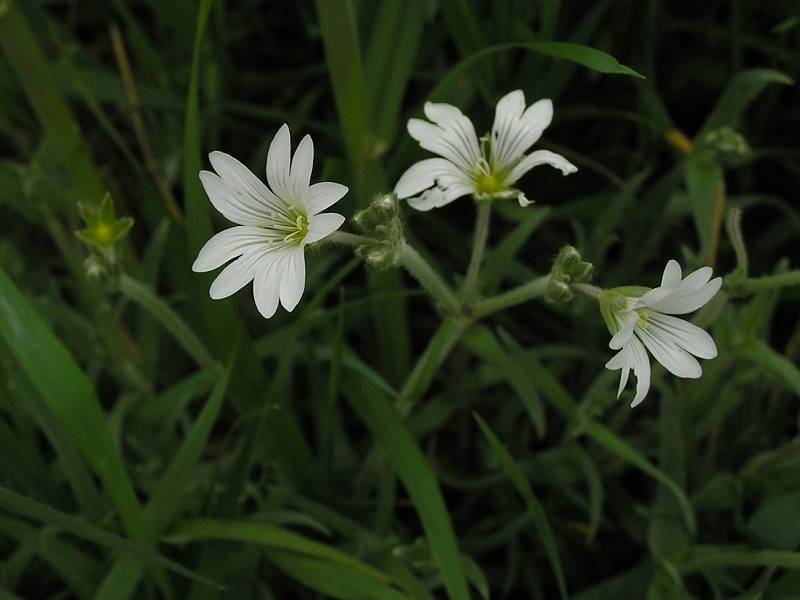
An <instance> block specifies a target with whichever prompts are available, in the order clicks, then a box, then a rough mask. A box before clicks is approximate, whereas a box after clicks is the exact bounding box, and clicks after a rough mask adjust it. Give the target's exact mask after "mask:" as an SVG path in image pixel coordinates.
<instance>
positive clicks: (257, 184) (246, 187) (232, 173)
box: [208, 151, 285, 213]
mask: <svg viewBox="0 0 800 600" xmlns="http://www.w3.org/2000/svg"><path fill="white" fill-rule="evenodd" d="M208 158H209V160H210V161H211V166H213V167H214V170H215V171H216V172H217V173H218V174H219V176H220V177H221V178H222V181H224V182H225V185H227V186H228V188H229V189H230V190H231V191H233V192H234V193H235V194H236V196H237V198H238V200H239V201H240V203H241V204H242V205H245V206H247V207H248V208H249V209H251V210H253V211H255V212H257V213H264V212H270V211H272V210H274V209H276V208H278V209H280V208H283V207H284V206H285V203H284V202H283V201H281V200H280V199H279V198H278V197H277V196H275V194H273V193H272V192H271V191H270V190H269V188H268V187H267V186H266V185H264V182H263V181H261V180H260V179H259V178H258V177H256V175H255V174H254V173H253V172H252V171H251V170H250V169H248V168H247V167H246V166H245V165H243V164H242V163H241V162H239V161H238V160H237V159H235V158H234V157H233V156H231V155H230V154H226V153H225V152H219V151H214V152H211V153H210V154H209V155H208Z"/></svg>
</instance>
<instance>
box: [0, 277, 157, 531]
mask: <svg viewBox="0 0 800 600" xmlns="http://www.w3.org/2000/svg"><path fill="white" fill-rule="evenodd" d="M0 336H2V338H3V339H4V340H5V342H6V344H7V345H8V347H9V349H11V351H12V352H13V354H14V356H15V358H16V359H17V361H18V362H19V364H20V366H21V367H22V369H23V370H24V371H25V373H26V374H27V376H28V377H29V379H30V381H31V382H32V383H33V385H34V386H35V387H36V389H37V391H38V392H39V394H40V395H41V397H42V399H43V400H44V402H45V403H46V404H47V406H48V408H49V409H50V410H51V411H52V412H53V414H54V415H55V416H56V418H57V419H58V420H59V422H60V423H61V425H62V427H64V430H65V431H66V432H67V434H68V435H69V436H70V437H71V438H72V441H73V442H74V443H75V445H76V446H77V447H78V449H79V450H80V451H81V453H82V454H83V456H84V458H85V459H86V460H87V462H88V463H89V464H90V465H91V466H92V468H93V469H94V470H95V472H96V473H97V475H98V476H99V477H100V480H101V481H102V482H103V487H104V488H105V490H106V493H107V494H108V496H109V498H111V500H112V502H113V503H114V505H115V506H116V507H117V509H118V510H119V513H120V517H121V518H122V522H123V525H124V527H125V530H126V532H127V533H128V535H129V536H130V537H131V538H132V539H134V540H136V541H138V542H142V543H145V544H147V543H150V542H151V541H152V534H151V532H150V528H149V527H148V525H147V523H146V522H145V520H144V516H143V513H142V508H141V505H140V504H139V501H138V499H137V498H136V494H135V493H134V490H133V485H132V484H131V481H130V479H129V478H128V474H127V472H126V471H125V465H124V463H123V461H122V457H121V456H120V454H119V451H118V450H117V447H116V445H115V444H114V440H113V437H112V435H111V430H110V429H109V424H108V419H107V417H106V415H105V414H104V413H103V409H102V408H101V406H100V403H99V402H98V400H97V397H96V396H95V393H94V390H93V389H92V384H91V382H90V381H89V379H88V378H87V377H86V375H84V373H83V372H82V371H81V369H80V368H79V367H78V365H77V364H76V363H75V360H74V359H73V358H72V355H71V354H70V353H69V351H68V350H67V349H66V348H65V347H64V346H63V345H62V344H61V342H60V341H59V340H58V338H56V336H55V335H53V332H52V331H51V330H50V328H49V327H48V326H47V324H46V323H45V322H44V321H43V320H42V318H41V317H40V316H39V314H38V313H37V312H36V311H35V310H34V309H33V308H32V307H31V305H30V304H29V303H28V301H27V300H26V299H25V297H24V296H23V295H22V293H21V292H20V291H19V290H18V289H17V287H16V286H15V285H14V283H13V282H12V281H11V279H9V277H8V276H7V275H6V273H5V271H3V270H2V268H0Z"/></svg>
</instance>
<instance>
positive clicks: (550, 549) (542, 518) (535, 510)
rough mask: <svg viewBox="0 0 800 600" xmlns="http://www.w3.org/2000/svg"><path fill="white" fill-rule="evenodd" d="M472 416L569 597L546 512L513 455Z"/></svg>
mask: <svg viewBox="0 0 800 600" xmlns="http://www.w3.org/2000/svg"><path fill="white" fill-rule="evenodd" d="M472 416H473V417H475V421H477V423H478V426H479V427H480V428H481V432H482V433H483V435H484V437H485V438H486V441H488V442H489V446H490V447H491V448H492V452H494V454H495V456H497V459H498V460H499V461H500V465H501V466H502V467H503V470H504V471H505V472H506V475H508V478H509V479H510V480H511V483H513V484H514V487H515V488H516V489H517V492H519V494H520V496H522V499H523V500H524V501H525V504H526V505H527V507H528V512H529V513H530V514H531V518H532V519H533V524H534V526H535V527H536V533H537V534H538V536H539V541H540V542H541V544H542V546H543V547H544V551H545V553H546V554H547V558H548V560H549V561H550V566H551V567H552V568H553V573H554V574H555V576H556V581H557V582H558V590H559V592H560V594H561V597H562V598H569V595H568V594H567V584H566V581H565V580H564V570H563V568H562V566H561V559H560V558H559V556H558V548H557V547H556V540H555V536H553V530H552V529H551V527H550V522H549V521H548V519H547V512H546V511H545V510H544V507H543V506H542V503H541V502H539V499H538V498H537V497H536V494H535V493H534V492H533V488H532V487H531V485H530V483H529V482H528V479H527V478H526V477H525V473H524V472H523V471H522V469H521V468H520V466H519V465H518V464H517V462H516V461H515V460H514V457H513V456H511V454H510V453H509V452H508V450H507V449H506V447H505V446H503V444H502V443H501V442H500V440H498V439H497V436H496V435H495V434H494V432H492V430H491V429H490V428H489V426H488V425H487V424H486V422H485V421H484V420H483V419H482V418H481V417H480V415H478V414H477V413H472Z"/></svg>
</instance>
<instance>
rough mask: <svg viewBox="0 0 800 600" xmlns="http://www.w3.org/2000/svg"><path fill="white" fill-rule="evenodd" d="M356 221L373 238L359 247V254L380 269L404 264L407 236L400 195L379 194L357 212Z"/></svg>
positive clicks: (369, 263)
mask: <svg viewBox="0 0 800 600" xmlns="http://www.w3.org/2000/svg"><path fill="white" fill-rule="evenodd" d="M353 221H355V224H356V226H357V227H358V228H359V229H360V230H361V232H362V233H363V234H364V235H366V236H368V237H370V238H372V240H373V241H371V242H370V243H368V244H364V245H363V246H359V247H358V248H356V255H357V256H359V257H361V258H362V259H363V260H364V262H366V263H367V264H368V265H370V266H371V267H374V268H376V269H389V268H392V267H397V266H398V265H400V262H401V259H402V252H403V245H404V243H405V239H404V237H403V222H402V220H401V219H400V207H399V202H398V200H397V196H395V195H394V194H384V195H381V196H378V197H377V198H376V199H375V200H373V202H372V204H370V205H369V206H368V207H367V208H365V209H364V210H361V211H359V212H358V213H356V215H355V217H353Z"/></svg>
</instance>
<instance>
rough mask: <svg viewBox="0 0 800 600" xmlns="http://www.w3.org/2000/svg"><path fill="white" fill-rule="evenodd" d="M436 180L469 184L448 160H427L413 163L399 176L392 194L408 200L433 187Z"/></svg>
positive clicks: (466, 178)
mask: <svg viewBox="0 0 800 600" xmlns="http://www.w3.org/2000/svg"><path fill="white" fill-rule="evenodd" d="M438 178H452V179H453V180H455V181H460V182H462V183H464V184H467V183H468V182H469V178H468V177H466V176H465V175H464V174H463V173H462V171H461V170H459V168H458V167H457V166H456V165H454V164H453V163H451V162H450V161H449V160H446V159H444V158H428V159H425V160H421V161H419V162H417V163H414V164H413V165H411V166H410V167H409V168H408V169H407V170H406V172H405V173H403V174H402V175H401V176H400V179H399V180H398V181H397V184H396V185H395V186H394V193H395V194H397V197H398V198H400V199H403V198H409V197H411V196H413V195H415V194H418V193H420V192H421V191H423V190H427V189H428V188H430V187H433V185H434V184H435V183H436V180H437V179H438ZM448 181H449V179H448Z"/></svg>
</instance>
